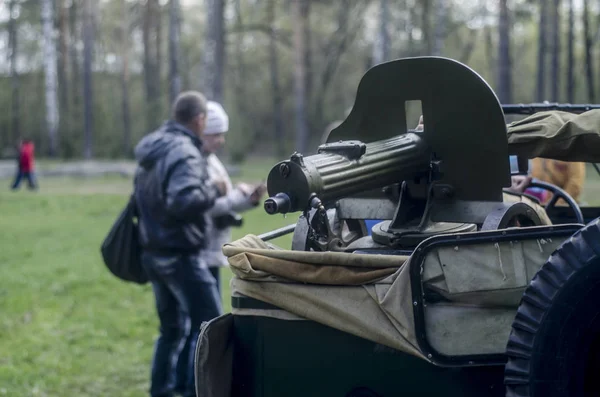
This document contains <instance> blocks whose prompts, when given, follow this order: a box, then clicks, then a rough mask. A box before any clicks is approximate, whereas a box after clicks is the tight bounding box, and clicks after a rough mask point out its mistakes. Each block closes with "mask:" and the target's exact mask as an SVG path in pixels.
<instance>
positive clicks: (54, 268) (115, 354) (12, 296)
mask: <svg viewBox="0 0 600 397" xmlns="http://www.w3.org/2000/svg"><path fill="white" fill-rule="evenodd" d="M265 165H266V164H264V165H259V166H254V167H249V168H248V167H246V168H245V169H244V172H243V175H242V176H241V178H244V179H249V180H256V179H258V178H257V177H258V176H261V174H262V175H266V172H267V171H268V167H267V168H266V170H265V169H263V168H264V167H265ZM40 182H41V186H42V189H41V190H40V191H39V192H37V193H31V192H28V191H25V190H23V191H20V192H10V191H8V190H7V189H6V190H1V191H0V230H2V239H1V240H0V313H1V316H0V396H2V395H7V396H57V397H58V396H146V395H147V392H146V391H147V389H148V387H149V381H148V380H149V369H150V360H151V357H152V349H153V343H154V340H155V337H156V336H157V333H158V321H157V318H156V315H155V308H154V297H153V294H152V291H151V289H150V287H149V286H148V285H146V286H137V285H133V284H129V283H124V282H122V281H120V280H119V279H117V278H115V277H114V276H112V275H111V274H110V273H109V272H108V270H107V269H106V268H105V267H104V264H103V263H102V260H101V256H100V252H99V247H100V244H101V241H102V239H103V238H104V236H105V234H106V232H107V231H108V229H109V227H110V226H111V224H112V222H113V221H114V219H115V217H116V216H117V214H118V213H119V211H120V210H121V209H122V207H123V205H124V204H125V202H126V200H127V194H128V193H129V192H130V189H131V182H130V181H129V180H128V179H123V178H102V179H80V178H77V179H69V178H59V179H47V180H41V181H40ZM244 218H245V226H244V227H243V228H240V229H235V230H234V238H239V237H241V236H243V235H245V234H247V233H255V234H259V233H263V232H266V231H269V230H272V229H275V228H277V227H281V226H284V225H286V224H288V223H291V222H293V220H292V218H291V217H290V219H283V217H279V216H268V215H266V214H265V213H264V211H263V210H262V208H260V207H259V208H257V209H254V210H252V211H250V212H247V213H245V214H244ZM282 240H283V241H282ZM279 243H280V244H287V245H288V246H289V236H288V237H287V238H282V239H279ZM230 276H231V273H230V272H229V271H228V270H225V271H224V272H223V282H222V286H223V297H224V299H223V303H224V308H225V310H226V311H229V310H230V301H229V279H230Z"/></svg>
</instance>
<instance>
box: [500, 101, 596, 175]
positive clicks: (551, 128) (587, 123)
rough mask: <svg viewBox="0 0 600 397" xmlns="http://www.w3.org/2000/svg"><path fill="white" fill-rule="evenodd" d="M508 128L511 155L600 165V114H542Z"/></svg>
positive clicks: (514, 123)
mask: <svg viewBox="0 0 600 397" xmlns="http://www.w3.org/2000/svg"><path fill="white" fill-rule="evenodd" d="M507 127H508V148H509V153H510V154H511V155H517V156H522V157H525V158H530V159H532V158H536V157H542V158H548V159H553V160H562V161H578V162H579V161H580V162H593V163H595V162H600V110H589V111H587V112H584V113H581V114H574V113H569V112H564V111H546V112H539V113H536V114H533V115H531V116H529V117H526V118H524V119H522V120H519V121H515V122H513V123H510V124H508V126H507Z"/></svg>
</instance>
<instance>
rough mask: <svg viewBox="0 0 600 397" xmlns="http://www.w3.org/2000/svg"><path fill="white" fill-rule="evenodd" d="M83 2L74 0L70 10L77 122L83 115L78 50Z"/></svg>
mask: <svg viewBox="0 0 600 397" xmlns="http://www.w3.org/2000/svg"><path fill="white" fill-rule="evenodd" d="M80 4H81V0H72V3H71V9H70V10H69V33H70V42H69V52H70V54H71V81H74V82H76V83H75V84H72V85H71V87H72V90H73V91H72V93H71V105H72V106H70V108H71V112H72V114H71V116H70V119H71V122H72V123H73V124H75V121H77V122H80V115H81V113H80V112H81V86H80V85H79V84H78V82H79V81H81V73H80V65H79V52H78V51H77V43H78V41H79V40H78V38H79V33H80V31H79V29H77V25H78V21H79V15H80V14H81V13H80V12H79V7H78V5H80Z"/></svg>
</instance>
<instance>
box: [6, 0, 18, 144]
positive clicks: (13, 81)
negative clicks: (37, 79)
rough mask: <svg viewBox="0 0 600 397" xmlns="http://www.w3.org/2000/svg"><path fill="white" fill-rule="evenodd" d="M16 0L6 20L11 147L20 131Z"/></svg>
mask: <svg viewBox="0 0 600 397" xmlns="http://www.w3.org/2000/svg"><path fill="white" fill-rule="evenodd" d="M15 5H16V0H11V2H10V3H9V14H10V16H9V20H8V35H9V42H10V43H9V47H10V55H9V61H10V85H11V91H12V95H11V102H12V109H11V113H12V114H11V130H12V133H11V139H10V140H11V142H10V143H11V146H13V145H16V144H17V141H18V139H19V137H20V136H21V131H20V128H19V119H20V117H19V113H20V107H19V100H20V99H19V92H20V90H19V73H18V71H17V54H18V48H19V47H18V34H17V18H16V12H15Z"/></svg>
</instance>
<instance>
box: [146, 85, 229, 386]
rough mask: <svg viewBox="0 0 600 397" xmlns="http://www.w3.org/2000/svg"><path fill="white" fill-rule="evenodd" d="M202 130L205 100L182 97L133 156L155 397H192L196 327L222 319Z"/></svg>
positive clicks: (212, 189)
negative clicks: (154, 315)
mask: <svg viewBox="0 0 600 397" xmlns="http://www.w3.org/2000/svg"><path fill="white" fill-rule="evenodd" d="M205 123H206V99H205V98H204V96H203V95H202V94H200V93H198V92H184V93H182V94H180V95H179V97H178V98H177V99H176V101H175V103H174V105H173V110H172V120H170V121H167V122H166V123H165V124H164V125H162V126H161V127H160V128H159V129H158V130H157V131H154V132H152V133H150V134H149V135H147V136H145V137H144V138H143V139H142V140H141V141H140V142H139V143H138V145H137V146H136V148H135V156H136V159H137V161H138V164H139V166H138V170H137V173H136V191H135V198H136V202H137V206H138V212H139V230H140V243H141V245H142V247H143V248H144V252H143V253H142V263H143V266H144V268H145V270H146V272H147V274H148V277H149V279H150V281H151V283H152V287H153V290H154V294H155V297H156V308H157V312H158V317H159V320H160V336H159V337H158V340H157V341H156V346H155V351H154V359H153V364H152V374H151V383H152V384H151V387H150V395H151V396H152V397H159V396H172V395H174V393H175V392H178V393H181V394H182V395H183V396H184V397H187V396H195V389H194V375H193V369H194V368H193V367H194V350H195V345H196V340H197V338H198V332H199V329H200V324H201V323H202V322H203V321H207V320H210V319H212V318H214V317H217V316H219V315H220V314H221V313H222V308H221V301H220V296H219V293H218V290H217V285H216V283H215V280H214V278H213V277H212V275H211V273H210V271H209V269H208V267H207V265H206V263H205V262H204V261H203V259H202V258H203V255H202V251H203V250H204V249H205V247H206V236H205V212H206V211H207V210H208V209H209V208H211V207H212V206H213V204H214V202H215V200H216V198H217V197H218V196H219V195H220V194H219V189H218V188H217V187H216V186H215V185H214V184H212V183H210V182H209V179H208V171H207V163H206V158H205V156H204V155H203V154H202V152H201V150H200V148H201V145H202V141H201V140H200V137H201V135H202V131H203V130H204V127H205ZM175 389H178V390H175Z"/></svg>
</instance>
